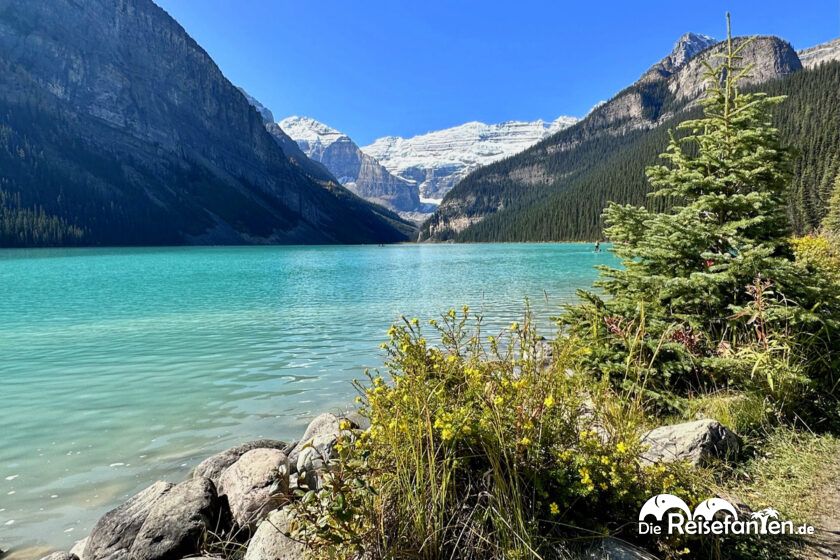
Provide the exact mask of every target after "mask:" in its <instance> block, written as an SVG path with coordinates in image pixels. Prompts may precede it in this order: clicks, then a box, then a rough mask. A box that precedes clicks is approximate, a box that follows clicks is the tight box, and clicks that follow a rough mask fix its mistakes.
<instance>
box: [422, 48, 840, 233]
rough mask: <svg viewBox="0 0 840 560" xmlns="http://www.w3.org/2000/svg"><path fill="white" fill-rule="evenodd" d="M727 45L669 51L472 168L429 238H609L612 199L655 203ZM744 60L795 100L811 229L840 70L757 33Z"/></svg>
mask: <svg viewBox="0 0 840 560" xmlns="http://www.w3.org/2000/svg"><path fill="white" fill-rule="evenodd" d="M678 47H679V44H678ZM719 48H720V45H716V46H713V47H710V48H706V49H704V50H702V51H699V52H698V53H696V54H695V57H694V58H690V57H689V58H688V60H687V61H684V62H683V63H682V64H681V65H679V64H677V65H672V66H671V70H670V71H669V70H668V68H667V65H665V64H663V62H665V60H667V58H666V59H665V60H663V62H660V63H659V64H657V65H655V66H654V67H653V68H651V70H649V71H648V72H647V73H646V74H645V75H644V76H643V77H642V78H641V79H640V80H639V81H638V82H636V83H635V84H634V85H633V86H631V87H629V88H627V89H625V90H624V91H622V92H620V93H619V94H618V95H616V96H615V97H614V98H613V99H612V100H610V102H608V103H607V104H605V105H603V106H601V107H599V108H597V109H596V110H595V111H593V112H592V113H591V114H590V115H589V116H588V117H587V118H586V119H584V120H583V121H581V122H580V123H579V124H577V125H575V126H573V127H571V128H569V129H568V130H565V131H563V132H560V133H559V134H556V135H555V136H553V137H551V138H549V139H547V140H545V141H543V142H541V143H540V144H538V145H537V146H535V147H533V148H531V149H529V150H526V151H525V152H523V153H522V154H519V155H517V156H514V157H511V158H508V159H506V160H504V161H501V162H498V163H496V164H493V165H490V166H488V167H486V168H483V169H480V170H478V171H477V172H475V173H473V174H471V175H470V176H468V177H467V178H466V179H464V181H462V182H461V183H460V184H459V185H458V186H456V187H455V189H453V191H452V192H451V193H450V194H449V196H447V197H446V199H445V200H444V201H443V203H442V205H441V207H440V208H439V210H438V212H437V213H436V214H435V215H434V216H433V217H432V218H431V219H430V220H429V221H427V222H426V223H425V224H424V225H423V228H422V230H421V238H423V239H433V240H447V239H454V240H457V241H541V240H589V239H597V238H599V237H600V236H601V222H600V215H601V211H602V210H603V208H604V206H605V205H606V203H607V202H608V201H610V200H614V201H617V202H622V203H624V202H629V203H633V204H645V203H648V202H649V201H648V200H647V197H646V193H647V183H646V181H645V177H644V169H645V167H646V166H647V165H650V164H652V163H655V162H656V157H657V154H658V153H660V152H661V151H662V149H663V148H664V147H665V144H666V140H667V132H668V130H669V129H670V128H673V127H674V126H676V124H677V123H678V122H680V121H681V120H683V119H685V118H687V117H688V116H690V115H692V114H693V112H695V111H696V110H697V108H696V107H697V106H696V99H697V98H698V97H699V96H700V95H701V94H702V87H701V84H702V76H701V72H700V70H701V68H702V65H701V64H700V63H701V61H702V60H704V59H708V57H709V56H710V55H711V54H713V53H714V52H716V50H717V49H719ZM669 56H671V57H674V53H672V55H669ZM744 59H745V62H755V63H756V67H755V69H754V70H753V76H752V79H751V83H752V84H753V86H752V87H760V88H761V89H763V90H765V91H768V92H771V93H786V94H788V95H790V97H791V99H789V100H788V101H787V102H786V103H785V104H783V105H782V106H781V107H780V108H779V109H778V110H777V113H778V115H777V123H776V124H777V125H778V126H779V127H780V128H781V130H782V134H783V137H784V138H785V141H786V142H789V143H790V144H791V145H792V146H793V147H794V148H795V149H796V150H797V153H798V154H799V155H798V156H797V160H796V161H797V163H796V183H795V185H794V186H793V189H792V195H791V196H792V204H791V209H792V210H791V213H792V217H793V218H794V223H795V225H796V227H797V228H798V229H799V230H804V229H808V228H809V227H812V226H814V225H816V224H817V223H818V221H819V219H820V217H821V215H822V212H823V204H822V201H823V200H824V197H825V196H826V193H827V190H826V189H827V185H828V184H829V181H830V179H831V177H832V173H834V172H836V169H837V162H836V156H833V154H832V153H831V149H832V148H833V149H835V152H836V149H837V147H838V146H840V142H838V141H837V140H836V139H837V134H838V131H840V126H838V113H837V111H838V106H839V105H840V104H838V91H839V90H838V87H840V86H838V84H840V82H838V75H837V72H838V71H837V67H836V66H835V65H832V64H828V65H820V66H818V67H816V68H814V69H811V70H802V65H801V64H800V62H799V59H798V57H797V55H796V53H795V52H794V51H793V49H792V48H791V47H790V45H789V44H788V43H786V42H784V41H782V40H780V39H778V38H774V37H757V38H755V39H754V41H753V43H752V45H751V46H750V47H748V48H747V50H746V51H745V52H744ZM658 204H661V202H659V203H658Z"/></svg>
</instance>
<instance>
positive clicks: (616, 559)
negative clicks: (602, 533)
mask: <svg viewBox="0 0 840 560" xmlns="http://www.w3.org/2000/svg"><path fill="white" fill-rule="evenodd" d="M576 558H577V559H578V560H657V558H656V556H654V555H653V554H651V553H650V552H648V551H647V550H644V549H642V548H639V547H637V546H633V545H632V544H630V543H627V542H624V541H621V540H619V539H615V538H611V537H607V538H605V539H600V540H598V541H597V542H596V543H594V544H592V545H591V546H590V547H589V548H588V549H586V551H585V552H583V553H582V554H579V555H578V556H577V557H576Z"/></svg>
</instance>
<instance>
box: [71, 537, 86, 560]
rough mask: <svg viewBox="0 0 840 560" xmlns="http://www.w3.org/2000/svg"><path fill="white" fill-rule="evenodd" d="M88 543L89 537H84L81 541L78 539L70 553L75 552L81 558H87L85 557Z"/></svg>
mask: <svg viewBox="0 0 840 560" xmlns="http://www.w3.org/2000/svg"><path fill="white" fill-rule="evenodd" d="M87 543H88V537H85V538H83V539H82V540H80V541H76V544H74V545H73V548H71V549H70V554H74V555H75V556H76V557H77V558H78V559H79V560H87V559H86V558H85V547H86V546H87Z"/></svg>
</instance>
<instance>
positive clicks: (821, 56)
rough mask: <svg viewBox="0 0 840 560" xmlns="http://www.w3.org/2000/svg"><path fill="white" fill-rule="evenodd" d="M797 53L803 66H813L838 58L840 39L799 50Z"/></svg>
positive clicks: (839, 56) (839, 57)
mask: <svg viewBox="0 0 840 560" xmlns="http://www.w3.org/2000/svg"><path fill="white" fill-rule="evenodd" d="M797 54H799V60H801V61H802V66H804V67H805V68H814V67H815V66H819V65H820V64H822V63H824V62H832V61H834V60H840V39H834V40H833V41H829V42H827V43H822V44H820V45H816V46H814V47H811V48H808V49H804V50H801V51H799V53H797Z"/></svg>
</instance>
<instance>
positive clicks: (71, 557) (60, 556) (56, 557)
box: [41, 551, 79, 560]
mask: <svg viewBox="0 0 840 560" xmlns="http://www.w3.org/2000/svg"><path fill="white" fill-rule="evenodd" d="M41 560H79V558H78V556H76V555H75V554H72V553H70V552H63V551H62V552H53V553H52V554H47V555H46V556H44V557H43V558H41Z"/></svg>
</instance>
